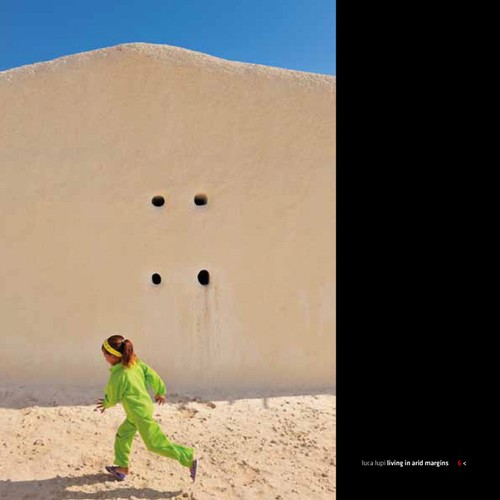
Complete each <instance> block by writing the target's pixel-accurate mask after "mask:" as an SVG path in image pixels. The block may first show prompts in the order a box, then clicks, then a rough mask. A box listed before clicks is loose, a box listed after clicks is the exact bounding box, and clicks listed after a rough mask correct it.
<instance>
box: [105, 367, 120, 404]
mask: <svg viewBox="0 0 500 500" xmlns="http://www.w3.org/2000/svg"><path fill="white" fill-rule="evenodd" d="M124 389H125V387H124V379H123V377H120V376H114V375H111V377H110V379H109V382H108V385H107V386H106V389H105V391H104V405H103V406H104V408H111V407H112V406H115V405H116V404H117V403H118V401H120V399H121V398H122V395H123V392H124Z"/></svg>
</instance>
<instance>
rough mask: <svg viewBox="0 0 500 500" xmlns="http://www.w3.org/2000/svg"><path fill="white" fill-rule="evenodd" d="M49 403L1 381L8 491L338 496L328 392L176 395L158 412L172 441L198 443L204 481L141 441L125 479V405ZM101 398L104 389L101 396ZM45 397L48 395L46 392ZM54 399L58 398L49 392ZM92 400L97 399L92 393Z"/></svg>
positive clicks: (14, 497) (69, 495)
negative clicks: (109, 469)
mask: <svg viewBox="0 0 500 500" xmlns="http://www.w3.org/2000/svg"><path fill="white" fill-rule="evenodd" d="M53 396H54V397H53V398H52V399H53V401H52V402H50V401H49V403H48V404H47V405H43V404H41V401H42V400H41V399H37V397H36V396H35V397H31V398H29V399H27V400H26V401H22V400H21V398H20V396H19V395H18V394H17V393H16V392H15V391H8V390H6V389H2V388H0V498H2V499H4V498H5V499H9V500H22V499H41V500H59V499H64V500H83V499H89V500H90V499H103V500H119V499H148V500H160V499H167V498H179V499H180V500H181V499H183V498H188V499H196V500H204V499H210V498H218V499H245V500H254V499H264V500H267V499H269V500H274V499H276V500H278V499H282V500H288V499H293V498H297V499H302V500H308V499H315V500H316V499H318V500H319V499H332V498H335V496H336V487H335V484H336V479H335V470H336V468H335V467H336V453H335V450H336V446H335V443H336V426H335V422H336V398H335V396H334V395H330V394H319V395H308V396H290V397H289V396H286V397H272V398H251V399H238V400H227V399H225V400H220V401H219V400H212V401H205V400H202V399H199V398H188V397H181V396H177V395H171V396H170V397H169V401H168V403H167V404H166V405H164V406H156V407H155V417H156V419H157V420H158V422H159V423H160V425H161V427H162V429H163V430H164V432H165V433H166V435H167V436H168V437H169V438H170V439H171V441H173V442H175V443H178V444H182V445H186V446H193V447H194V448H195V449H196V455H197V457H198V458H199V464H200V465H199V471H198V478H197V480H196V482H195V483H194V484H193V483H192V482H191V480H190V478H189V472H188V470H187V469H186V468H183V467H182V466H181V465H179V464H178V463H177V462H176V461H174V460H171V459H166V458H163V457H160V456H158V455H155V454H153V453H151V452H149V451H147V450H146V448H145V446H144V444H143V442H142V441H141V439H140V437H139V436H136V438H135V440H134V445H133V450H132V455H131V469H132V474H130V475H129V477H128V478H127V480H126V481H125V482H118V481H115V480H114V479H112V478H111V477H110V476H109V475H108V474H106V473H105V471H104V466H105V465H107V464H111V463H112V462H113V442H114V434H115V430H116V428H117V427H118V425H119V424H120V423H121V422H122V420H123V419H124V412H123V408H122V407H121V406H120V405H118V406H116V407H114V408H112V409H109V410H106V411H105V412H104V413H103V414H101V413H99V412H97V411H95V406H94V405H93V404H90V401H88V404H85V405H78V404H75V405H71V403H72V402H71V400H70V401H69V402H68V404H61V400H60V399H61V398H59V399H58V397H57V394H54V395H53ZM98 397H101V394H99V393H97V394H96V396H95V399H97V398H98ZM45 399H47V398H45ZM49 399H50V398H49ZM92 400H94V398H93V399H92Z"/></svg>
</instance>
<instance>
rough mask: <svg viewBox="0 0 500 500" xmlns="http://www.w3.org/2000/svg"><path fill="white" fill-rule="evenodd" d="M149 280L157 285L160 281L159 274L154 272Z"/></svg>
mask: <svg viewBox="0 0 500 500" xmlns="http://www.w3.org/2000/svg"><path fill="white" fill-rule="evenodd" d="M151 281H152V282H153V283H154V284H155V285H159V284H160V283H161V276H160V275H159V274H158V273H154V274H153V276H151Z"/></svg>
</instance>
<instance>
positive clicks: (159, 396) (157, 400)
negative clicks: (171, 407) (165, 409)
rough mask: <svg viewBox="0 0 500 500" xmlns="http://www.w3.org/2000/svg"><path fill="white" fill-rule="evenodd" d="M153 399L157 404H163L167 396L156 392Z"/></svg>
mask: <svg viewBox="0 0 500 500" xmlns="http://www.w3.org/2000/svg"><path fill="white" fill-rule="evenodd" d="M155 401H156V402H157V403H158V404H159V405H164V404H165V403H166V402H167V398H166V397H165V396H161V395H160V394H157V395H156V396H155Z"/></svg>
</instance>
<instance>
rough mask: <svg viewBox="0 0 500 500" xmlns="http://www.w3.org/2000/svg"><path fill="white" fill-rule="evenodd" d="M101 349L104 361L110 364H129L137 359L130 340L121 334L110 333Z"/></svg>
mask: <svg viewBox="0 0 500 500" xmlns="http://www.w3.org/2000/svg"><path fill="white" fill-rule="evenodd" d="M101 350H102V352H103V354H104V357H105V359H106V361H107V362H108V363H110V364H111V365H116V364H117V363H122V364H123V366H130V365H131V364H132V363H134V362H135V360H136V359H137V356H136V355H135V354H134V346H133V345H132V342H131V341H130V340H128V339H125V338H124V337H122V336H121V335H112V336H111V337H109V338H107V339H106V340H105V341H104V342H103V344H102V347H101Z"/></svg>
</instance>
